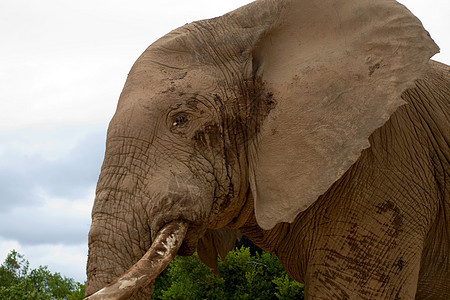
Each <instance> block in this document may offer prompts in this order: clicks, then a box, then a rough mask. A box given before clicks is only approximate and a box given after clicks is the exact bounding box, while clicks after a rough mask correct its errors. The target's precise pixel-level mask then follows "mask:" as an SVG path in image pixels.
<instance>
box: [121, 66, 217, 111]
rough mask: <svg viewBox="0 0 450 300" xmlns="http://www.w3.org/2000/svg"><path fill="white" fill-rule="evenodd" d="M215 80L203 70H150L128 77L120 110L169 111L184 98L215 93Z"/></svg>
mask: <svg viewBox="0 0 450 300" xmlns="http://www.w3.org/2000/svg"><path fill="white" fill-rule="evenodd" d="M214 82H215V80H214V78H213V77H212V76H211V75H208V74H207V72H204V71H202V70H185V69H180V70H173V69H165V68H162V67H159V68H156V67H155V66H148V67H147V68H146V69H141V70H140V71H135V72H132V73H130V75H129V76H128V79H127V82H126V83H125V87H124V89H123V91H122V94H121V96H120V100H119V107H121V106H122V105H124V106H129V105H133V106H136V105H137V106H139V105H142V106H145V108H147V109H149V110H156V111H158V110H167V109H168V108H170V107H171V106H173V105H174V104H176V103H178V102H179V101H180V100H181V99H182V98H183V97H182V96H184V95H185V94H205V93H207V92H209V91H212V90H213V87H214V85H215V84H214Z"/></svg>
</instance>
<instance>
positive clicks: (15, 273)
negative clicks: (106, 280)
mask: <svg viewBox="0 0 450 300" xmlns="http://www.w3.org/2000/svg"><path fill="white" fill-rule="evenodd" d="M83 298H84V284H81V283H78V282H75V280H73V279H72V278H67V277H63V276H61V274H59V273H51V272H50V270H48V268H47V266H44V267H43V266H39V268H37V269H33V270H30V264H29V262H28V261H27V260H25V259H24V257H23V255H21V254H19V253H18V252H17V251H15V250H12V251H11V252H10V253H9V254H8V256H7V257H6V259H5V261H4V262H3V264H2V265H1V266H0V299H8V300H28V299H29V300H31V299H33V300H41V299H42V300H47V299H54V300H63V299H64V300H78V299H83Z"/></svg>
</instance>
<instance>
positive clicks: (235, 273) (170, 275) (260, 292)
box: [153, 246, 303, 299]
mask: <svg viewBox="0 0 450 300" xmlns="http://www.w3.org/2000/svg"><path fill="white" fill-rule="evenodd" d="M261 252H262V251H261ZM219 271H220V278H217V277H215V276H214V275H213V274H212V273H211V271H210V270H209V269H208V268H207V267H206V266H205V265H203V263H202V262H201V261H200V260H199V258H198V256H197V255H196V254H194V255H192V256H190V257H179V256H177V257H175V259H174V260H173V261H172V262H171V263H170V265H169V266H168V268H167V269H166V270H165V271H164V272H163V273H162V274H161V275H160V276H159V277H158V278H157V279H156V281H155V292H154V294H153V299H303V285H302V284H301V283H298V282H296V281H294V280H293V279H292V278H291V277H290V276H289V275H288V274H287V273H286V272H285V271H284V269H283V266H282V265H281V263H280V261H279V260H278V258H277V257H276V256H272V255H270V254H269V253H266V252H262V253H261V254H259V251H255V254H254V256H252V255H250V249H249V248H248V247H244V246H242V247H240V248H236V249H234V250H233V251H231V252H230V253H229V254H228V255H227V257H226V258H225V260H223V261H220V260H219Z"/></svg>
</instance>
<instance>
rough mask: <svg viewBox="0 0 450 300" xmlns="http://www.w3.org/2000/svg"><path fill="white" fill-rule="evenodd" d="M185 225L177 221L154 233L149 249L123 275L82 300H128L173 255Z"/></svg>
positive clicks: (185, 227)
mask: <svg viewBox="0 0 450 300" xmlns="http://www.w3.org/2000/svg"><path fill="white" fill-rule="evenodd" d="M187 229H188V223H187V222H185V221H181V220H177V221H172V222H170V223H168V224H167V225H165V226H164V227H163V228H162V229H161V230H159V231H158V233H157V235H156V238H155V240H154V242H153V243H152V246H151V247H150V249H149V250H148V251H147V252H146V253H145V254H144V256H142V258H141V259H140V260H139V261H138V262H137V263H135V264H134V265H133V266H132V267H131V268H130V269H129V270H128V271H127V272H125V273H124V274H123V275H122V276H120V277H119V278H117V279H116V280H114V281H113V282H112V283H110V284H109V285H107V286H106V287H104V288H103V289H101V290H99V291H98V292H96V293H95V294H93V295H91V296H88V297H86V298H85V299H84V300H100V299H102V300H106V299H108V300H119V299H128V298H129V297H131V296H132V295H133V294H134V293H135V292H137V291H138V290H139V289H141V288H143V287H145V286H147V285H149V284H150V283H151V282H152V281H153V280H155V278H156V277H158V275H159V274H160V273H161V272H162V271H163V270H164V269H165V268H166V267H167V265H168V264H169V263H170V262H171V261H172V259H173V258H174V257H175V255H176V254H177V251H178V249H179V248H180V246H181V243H182V242H183V240H184V237H185V236H186V232H187Z"/></svg>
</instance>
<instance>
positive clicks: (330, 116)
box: [86, 0, 450, 299]
mask: <svg viewBox="0 0 450 300" xmlns="http://www.w3.org/2000/svg"><path fill="white" fill-rule="evenodd" d="M438 51H439V48H438V47H437V46H436V45H435V43H434V42H433V40H432V39H431V37H430V36H429V34H428V32H427V31H426V30H425V29H424V28H423V26H422V24H421V23H420V21H419V20H418V19H417V18H416V17H415V16H413V15H412V14H411V12H409V10H407V9H406V8H405V7H404V6H403V5H401V4H399V3H397V2H395V1H393V0H379V1H374V0H316V1H306V0H279V1H276V0H257V1H255V2H252V3H250V4H248V5H246V6H243V7H241V8H239V9H237V10H234V11H232V12H230V13H227V14H225V15H223V16H221V17H218V18H214V19H208V20H201V21H197V22H193V23H189V24H186V25H184V26H182V27H180V28H178V29H175V30H173V31H172V32H170V33H168V34H167V35H165V36H163V37H162V38H160V39H159V40H157V41H156V42H154V43H153V44H152V45H150V46H149V47H148V48H147V49H146V50H145V51H144V52H143V54H142V55H141V56H140V57H139V58H138V59H137V61H136V62H135V64H134V65H133V67H132V69H131V71H130V73H129V74H128V78H127V80H126V83H125V85H124V88H123V90H122V93H121V95H120V98H119V101H118V105H117V110H116V112H115V114H114V116H113V118H112V120H111V122H110V124H109V128H108V133H107V141H106V151H105V157H104V161H103V165H102V168H101V173H100V176H99V179H98V183H97V189H96V195H95V201H94V205H93V209H92V225H91V228H90V231H89V254H88V262H87V278H88V279H87V285H86V296H87V298H86V299H128V298H130V299H147V298H148V299H149V298H150V297H151V294H152V285H153V281H154V279H155V278H156V277H157V276H158V275H159V273H160V272H161V271H162V270H163V269H164V268H165V267H166V266H167V265H168V263H169V262H170V261H171V260H172V259H173V258H174V257H175V256H176V255H184V256H186V255H192V254H193V253H194V252H195V251H197V253H198V255H199V257H200V259H201V260H202V261H203V262H204V263H205V264H206V265H207V266H208V267H209V268H210V269H211V270H212V271H213V272H215V273H216V274H217V257H218V256H220V257H222V258H223V257H224V256H225V255H226V253H227V252H228V251H229V250H230V249H232V248H233V245H234V243H235V240H236V239H237V238H238V237H239V236H240V235H241V234H243V235H245V236H247V237H248V238H249V239H250V240H251V241H252V242H253V243H255V244H256V245H257V246H259V247H260V248H262V249H263V250H265V251H268V252H270V253H272V254H273V255H276V256H277V257H278V258H279V260H280V262H281V263H282V264H283V266H284V268H285V270H286V271H287V272H288V273H289V274H290V276H292V278H294V279H295V280H297V281H299V282H303V283H305V297H306V298H307V299H412V298H418V299H427V298H429V299H448V297H449V295H450V281H449V280H448V278H450V263H449V259H450V250H449V247H450V230H449V224H450V222H449V221H450V209H449V208H450V199H449V195H450V184H449V178H450V168H449V160H450V150H449V143H450V135H449V133H450V131H449V128H450V126H449V125H450V124H449V120H450V102H449V98H450V97H449V95H450V68H449V67H448V66H446V65H445V64H441V63H438V62H435V61H432V60H431V57H432V56H433V55H434V54H435V53H437V52H438Z"/></svg>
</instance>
